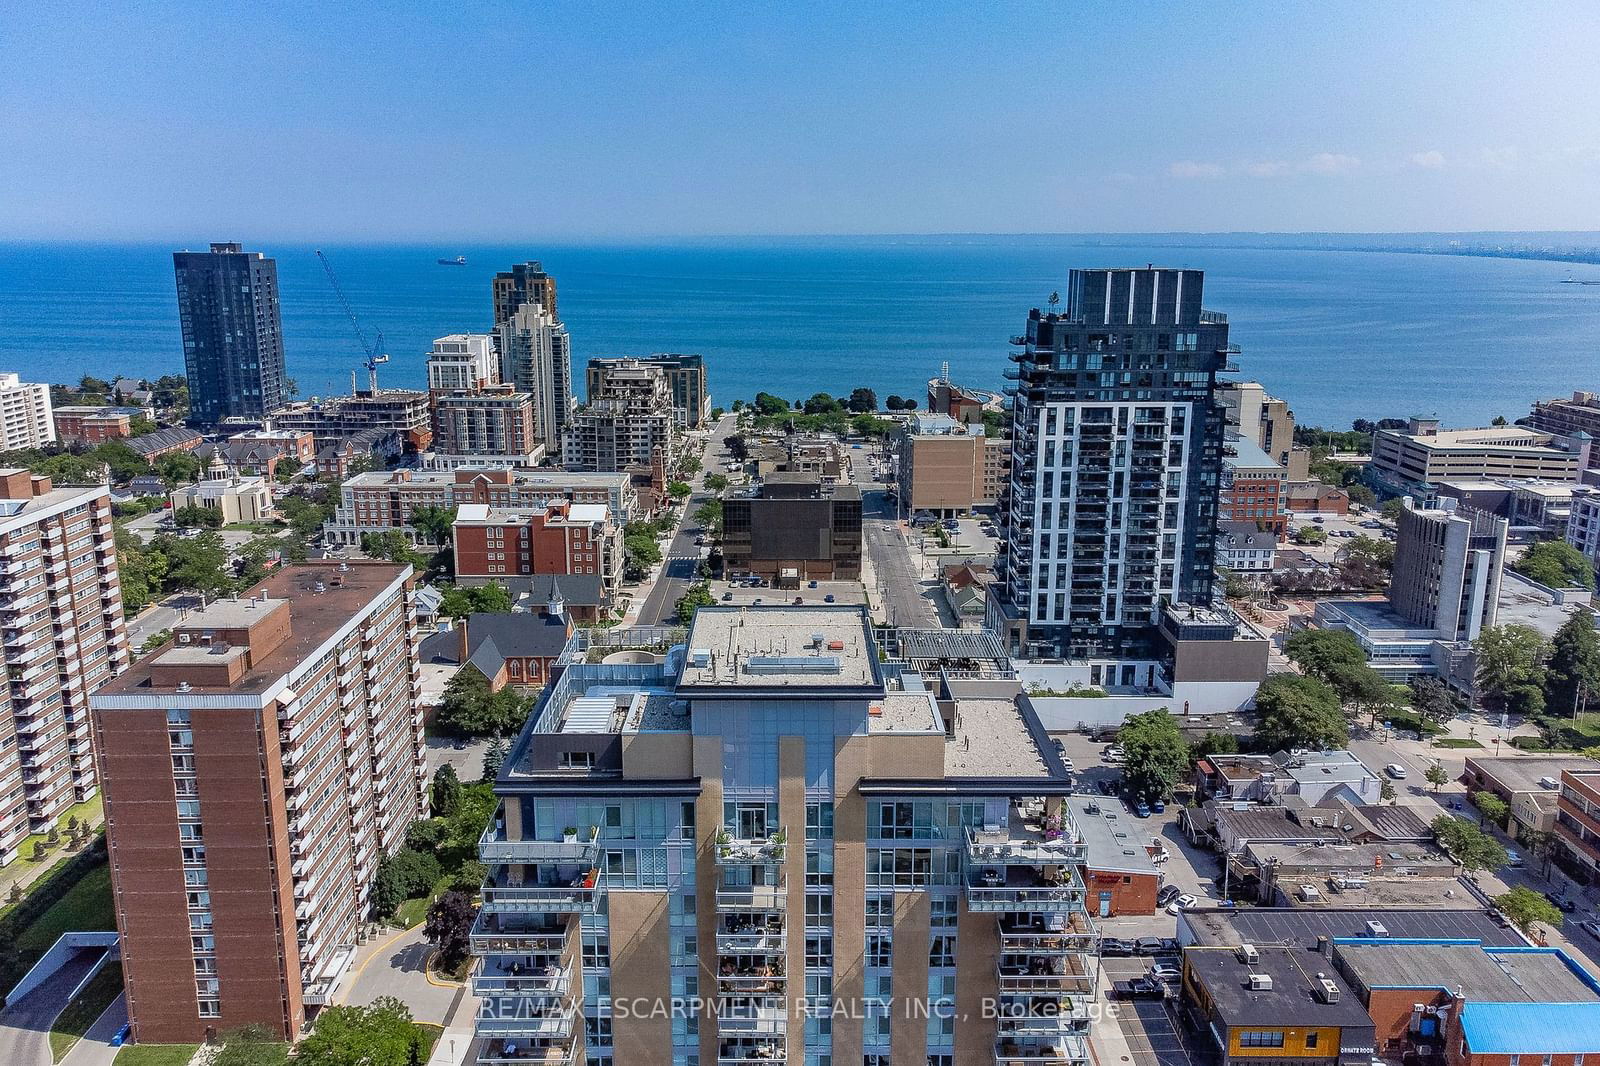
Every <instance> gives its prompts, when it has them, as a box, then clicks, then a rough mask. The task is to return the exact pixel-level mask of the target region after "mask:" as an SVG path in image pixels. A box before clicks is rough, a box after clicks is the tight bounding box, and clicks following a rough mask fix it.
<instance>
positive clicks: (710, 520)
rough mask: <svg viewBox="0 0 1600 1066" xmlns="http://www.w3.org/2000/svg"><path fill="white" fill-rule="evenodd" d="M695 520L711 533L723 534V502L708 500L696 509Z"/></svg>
mask: <svg viewBox="0 0 1600 1066" xmlns="http://www.w3.org/2000/svg"><path fill="white" fill-rule="evenodd" d="M694 520H695V521H696V522H698V523H700V525H701V526H703V527H704V528H705V529H706V531H707V532H709V533H721V532H722V501H721V500H707V501H706V502H705V503H702V504H701V505H700V506H699V507H696V508H695V511H694Z"/></svg>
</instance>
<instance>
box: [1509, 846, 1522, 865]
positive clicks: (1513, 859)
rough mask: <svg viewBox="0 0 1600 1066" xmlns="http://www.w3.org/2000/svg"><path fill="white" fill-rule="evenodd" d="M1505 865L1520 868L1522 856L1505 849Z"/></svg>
mask: <svg viewBox="0 0 1600 1066" xmlns="http://www.w3.org/2000/svg"><path fill="white" fill-rule="evenodd" d="M1506 865H1507V866H1521V865H1522V856H1521V855H1520V854H1518V853H1517V852H1515V851H1512V850H1511V849H1510V848H1507V849H1506Z"/></svg>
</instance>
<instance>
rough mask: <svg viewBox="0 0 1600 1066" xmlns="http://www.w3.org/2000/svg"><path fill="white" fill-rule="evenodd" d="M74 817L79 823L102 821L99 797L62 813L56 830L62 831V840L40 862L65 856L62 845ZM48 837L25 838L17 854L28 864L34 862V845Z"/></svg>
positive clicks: (37, 835) (42, 835) (45, 834)
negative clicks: (68, 824)
mask: <svg viewBox="0 0 1600 1066" xmlns="http://www.w3.org/2000/svg"><path fill="white" fill-rule="evenodd" d="M73 817H76V818H77V819H78V821H79V822H83V821H85V820H91V819H92V820H93V821H94V822H96V823H98V822H99V820H100V797H99V795H98V794H97V795H96V796H95V797H94V798H93V799H88V800H84V801H83V802H82V803H75V804H73V805H72V806H71V807H68V808H67V809H66V810H64V811H62V812H61V817H59V818H57V819H56V828H57V829H59V830H61V840H60V841H59V842H57V843H56V845H55V846H54V847H53V848H50V850H48V851H46V852H45V858H44V859H43V860H39V861H48V860H51V859H55V858H60V857H61V856H62V855H63V854H64V852H63V849H62V846H61V845H62V844H64V843H65V842H66V839H67V822H68V820H70V819H72V818H73ZM48 836H49V834H48V833H35V834H34V835H32V836H30V837H24V838H23V840H22V844H21V849H20V850H19V851H18V852H17V854H19V855H21V856H22V858H23V859H24V860H26V861H27V862H30V863H31V862H34V861H35V860H34V857H33V848H34V845H35V844H37V843H39V842H40V841H42V840H44V839H46V838H47V837H48Z"/></svg>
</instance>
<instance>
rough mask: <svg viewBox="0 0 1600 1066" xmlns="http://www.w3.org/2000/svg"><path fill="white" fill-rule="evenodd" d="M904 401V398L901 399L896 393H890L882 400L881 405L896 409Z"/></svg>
mask: <svg viewBox="0 0 1600 1066" xmlns="http://www.w3.org/2000/svg"><path fill="white" fill-rule="evenodd" d="M904 403H905V400H903V399H902V398H901V397H900V396H899V395H898V394H896V393H890V394H889V398H888V399H887V400H885V401H883V406H884V408H885V409H886V410H889V411H898V410H900V408H901V406H902V405H903V404H904Z"/></svg>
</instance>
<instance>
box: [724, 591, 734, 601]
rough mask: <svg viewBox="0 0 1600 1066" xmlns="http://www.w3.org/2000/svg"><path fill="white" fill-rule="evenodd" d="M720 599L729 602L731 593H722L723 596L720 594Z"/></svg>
mask: <svg viewBox="0 0 1600 1066" xmlns="http://www.w3.org/2000/svg"><path fill="white" fill-rule="evenodd" d="M722 598H723V599H724V600H731V599H733V593H731V592H724V593H723V594H722Z"/></svg>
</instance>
